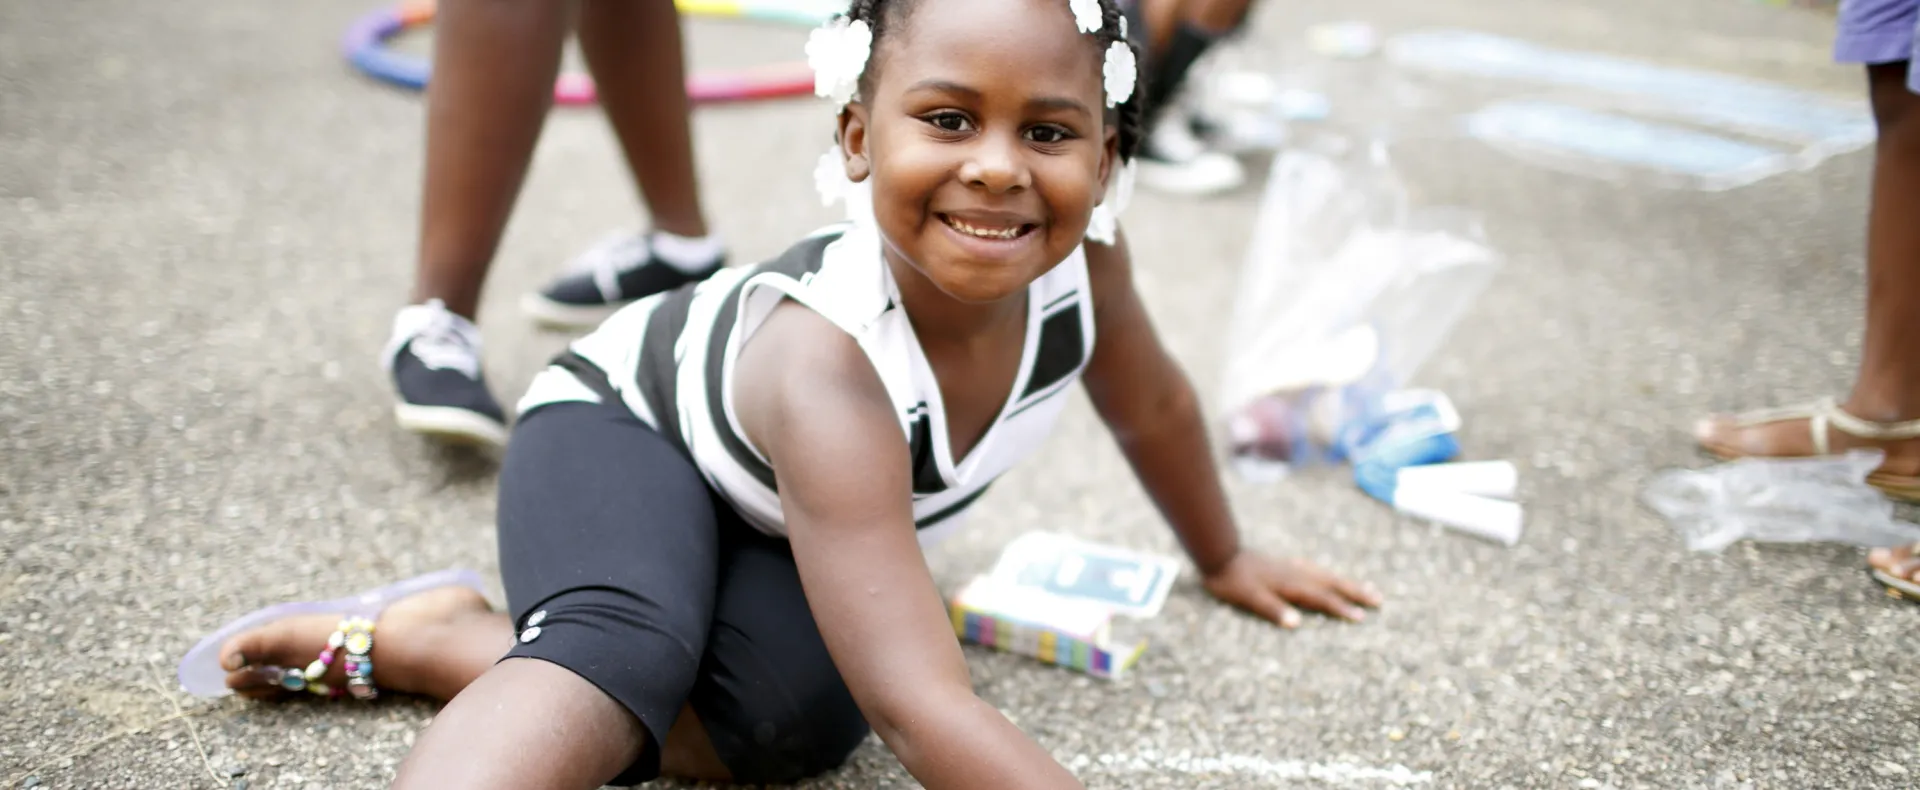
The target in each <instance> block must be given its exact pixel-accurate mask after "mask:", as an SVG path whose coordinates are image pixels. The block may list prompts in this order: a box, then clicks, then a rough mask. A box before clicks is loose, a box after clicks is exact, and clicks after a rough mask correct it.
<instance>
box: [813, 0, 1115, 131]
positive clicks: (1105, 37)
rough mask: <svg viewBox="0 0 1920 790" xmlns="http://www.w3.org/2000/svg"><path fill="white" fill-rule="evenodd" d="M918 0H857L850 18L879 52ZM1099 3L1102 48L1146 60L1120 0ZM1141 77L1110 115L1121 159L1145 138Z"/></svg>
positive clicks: (865, 78)
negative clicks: (1120, 48)
mask: <svg viewBox="0 0 1920 790" xmlns="http://www.w3.org/2000/svg"><path fill="white" fill-rule="evenodd" d="M918 2H920V0H853V2H852V4H851V5H850V6H849V7H848V8H847V13H846V17H847V18H848V19H849V20H853V21H862V22H866V23H867V27H868V28H870V29H872V31H873V49H874V51H875V52H876V53H877V52H878V51H879V49H880V42H881V41H882V40H883V39H885V38H886V37H887V33H888V32H889V31H890V30H891V29H892V28H895V27H898V26H900V25H903V24H905V23H906V16H907V14H908V13H910V12H911V11H912V9H913V6H914V5H915V4H916V3H918ZM1060 3H1061V6H1062V8H1061V9H1060V10H1061V11H1062V12H1065V11H1066V10H1067V9H1066V8H1065V5H1066V3H1065V0H1060ZM1099 3H1100V30H1099V31H1098V32H1096V33H1094V34H1093V35H1094V36H1096V37H1098V39H1099V41H1100V51H1101V52H1105V51H1106V49H1107V47H1109V46H1111V44H1112V42H1116V41H1117V42H1120V43H1121V44H1124V45H1126V46H1127V48H1128V49H1131V50H1134V53H1133V54H1134V58H1135V59H1136V62H1139V61H1141V60H1142V59H1141V57H1140V52H1139V50H1138V48H1137V47H1135V46H1134V45H1133V42H1132V41H1129V40H1128V39H1127V37H1126V36H1123V35H1121V34H1120V29H1121V25H1122V24H1124V21H1123V20H1124V16H1123V13H1122V12H1121V10H1120V5H1119V3H1118V2H1117V0H1099ZM873 71H874V70H873V69H872V68H871V67H869V68H868V69H867V70H866V72H865V73H863V74H861V75H860V92H861V93H862V94H870V93H871V84H872V83H871V80H872V75H873ZM1143 71H1144V70H1143ZM1138 79H1139V82H1138V84H1136V85H1135V86H1134V90H1133V95H1132V96H1131V97H1129V98H1128V99H1127V100H1126V101H1124V102H1121V103H1120V106H1118V107H1116V108H1114V113H1113V114H1110V115H1109V116H1108V117H1109V119H1110V120H1113V121H1115V122H1116V126H1117V128H1118V129H1119V131H1120V141H1119V142H1120V161H1122V162H1131V161H1133V155H1134V152H1136V151H1138V150H1139V148H1140V140H1141V137H1142V131H1141V128H1140V125H1141V123H1142V119H1141V114H1142V113H1141V104H1142V103H1143V102H1144V101H1145V96H1146V84H1145V82H1146V74H1144V73H1142V74H1140V76H1139V78H1138ZM1115 114H1117V116H1118V117H1117V118H1116V117H1114V115H1115Z"/></svg>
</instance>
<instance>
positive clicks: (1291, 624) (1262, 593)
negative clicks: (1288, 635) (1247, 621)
mask: <svg viewBox="0 0 1920 790" xmlns="http://www.w3.org/2000/svg"><path fill="white" fill-rule="evenodd" d="M1249 604H1251V605H1249V606H1247V609H1248V610H1250V611H1252V612H1253V613H1255V614H1258V615H1260V616H1261V617H1265V618H1267V620H1268V621H1269V622H1271V623H1273V624H1274V625H1277V626H1280V627H1281V628H1289V629H1291V628H1299V627H1300V610H1298V609H1295V608H1293V606H1291V605H1289V604H1288V603H1287V602H1286V601H1285V600H1282V599H1281V598H1280V596H1279V594H1277V593H1275V592H1274V591H1272V590H1269V589H1267V588H1265V587H1260V586H1257V585H1256V586H1255V587H1254V590H1253V600H1252V601H1250V602H1249Z"/></svg>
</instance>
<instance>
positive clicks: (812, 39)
mask: <svg viewBox="0 0 1920 790" xmlns="http://www.w3.org/2000/svg"><path fill="white" fill-rule="evenodd" d="M871 54H873V28H871V27H868V26H867V23H866V21H865V20H851V21H849V20H848V19H847V18H846V17H844V16H841V17H835V18H833V19H831V20H828V21H827V23H826V24H823V25H821V26H819V27H817V28H814V30H813V32H812V33H809V34H807V65H808V66H810V67H812V68H813V92H814V95H817V96H821V97H824V98H828V99H832V100H833V104H834V107H835V108H839V107H842V106H845V105H846V103H847V102H850V101H853V95H854V94H855V93H857V92H859V90H860V75H861V73H863V72H865V71H866V70H867V57H868V56H869V55H871Z"/></svg>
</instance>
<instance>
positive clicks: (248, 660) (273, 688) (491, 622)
mask: <svg viewBox="0 0 1920 790" xmlns="http://www.w3.org/2000/svg"><path fill="white" fill-rule="evenodd" d="M340 618H341V615H339V614H311V615H296V616H293V617H287V618H283V619H280V620H275V621H273V622H271V623H268V624H266V625H263V626H261V627H259V628H256V629H254V630H252V631H248V632H246V633H242V634H240V635H238V636H235V637H234V638H232V639H230V640H227V643H226V644H225V645H222V646H221V648H220V666H221V667H222V668H223V669H226V670H227V688H230V689H233V690H234V692H235V693H237V694H240V695H242V696H245V697H249V698H253V699H263V698H269V697H276V696H280V695H283V694H288V693H291V692H288V691H287V690H286V689H284V688H282V687H281V686H280V685H279V684H278V683H277V682H276V681H277V679H278V678H277V675H278V673H277V672H276V671H275V670H273V669H269V668H299V667H305V666H307V665H308V664H309V663H311V662H312V661H313V660H314V659H315V658H316V657H317V656H319V655H320V651H321V650H322V649H323V648H325V647H326V646H327V637H328V636H330V635H332V633H333V631H334V629H335V628H337V627H339V625H340ZM374 629H375V630H374V639H373V652H372V653H371V655H370V658H371V660H372V662H373V684H374V686H375V687H376V688H379V689H381V690H385V691H398V692H406V693H413V694H425V695H428V696H432V697H435V698H438V699H447V698H450V697H451V696H452V694H453V693H457V692H458V691H459V689H460V688H461V687H464V686H465V685H466V682H467V681H470V680H471V678H460V677H454V676H455V675H459V674H463V669H464V665H465V664H470V663H472V662H463V661H456V660H450V659H453V658H455V657H454V656H452V655H449V652H448V647H449V646H453V645H472V644H474V643H475V640H474V639H472V638H471V637H472V636H473V633H472V632H474V631H476V630H478V631H485V632H492V631H497V632H498V637H499V638H498V639H497V640H494V642H495V643H496V644H497V645H498V650H497V651H495V652H494V654H493V656H492V659H498V658H499V657H500V656H501V655H504V654H505V653H506V650H507V648H508V646H509V645H510V641H511V639H510V635H511V634H512V623H510V622H509V621H508V620H507V618H506V617H505V616H504V615H500V614H498V613H495V612H494V611H493V609H492V608H491V607H490V606H488V605H487V599H486V598H484V597H482V596H481V595H480V593H478V592H476V591H474V590H472V589H470V588H467V587H461V586H447V587H438V588H435V589H431V590H426V591H423V592H420V593H416V594H414V595H410V596H407V597H406V598H402V599H400V600H399V601H396V602H394V603H393V604H392V605H391V606H388V607H387V609H386V610H385V611H383V612H381V613H380V616H379V618H378V619H377V620H376V621H375V624H374ZM483 658H484V657H483ZM345 663H346V662H344V661H334V662H333V664H332V665H331V666H330V667H328V670H327V675H326V677H325V681H324V682H325V683H327V685H329V686H332V687H334V688H340V687H342V684H344V683H345V680H346V670H345ZM443 695H444V696H443Z"/></svg>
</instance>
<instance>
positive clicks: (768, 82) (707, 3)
mask: <svg viewBox="0 0 1920 790" xmlns="http://www.w3.org/2000/svg"><path fill="white" fill-rule="evenodd" d="M677 5H678V7H679V9H680V11H681V13H685V14H691V15H703V16H724V17H735V18H742V19H756V20H764V21H770V22H783V23H792V24H807V25H813V24H818V23H819V22H820V21H822V20H824V19H826V18H827V12H824V11H815V10H810V9H809V8H807V7H805V6H807V4H806V3H801V4H799V5H800V6H802V7H796V6H795V4H794V3H792V2H788V3H780V2H767V1H765V0H763V1H762V2H757V3H756V2H745V3H741V2H727V0H679V2H678V3H677ZM813 5H816V6H817V5H819V4H818V3H814V4H813ZM433 13H434V7H433V4H432V3H430V2H429V3H407V4H403V5H400V6H396V7H393V8H385V9H381V10H378V11H374V12H372V13H369V14H367V15H366V16H363V17H361V18H359V19H358V20H355V21H354V23H353V25H352V26H351V27H349V28H347V33H346V35H345V36H344V37H342V39H341V41H340V48H341V50H342V51H343V52H344V53H345V55H346V57H347V61H348V62H349V63H352V64H353V66H354V68H356V69H359V70H360V72H361V73H363V74H366V75H367V76H369V77H372V78H374V79H377V80H380V81H382V82H385V83H388V84H391V85H397V86H399V87H402V88H407V89H409V90H416V91H417V90H422V89H424V88H426V87H427V81H428V80H429V79H431V78H432V76H433V64H432V63H431V62H430V61H428V60H427V59H425V58H420V57H415V56H412V55H405V54H401V53H398V52H394V51H393V50H390V49H388V48H387V41H389V40H390V39H392V38H393V37H394V36H397V35H400V34H401V33H403V32H405V31H407V30H408V29H411V28H417V27H423V26H426V25H428V24H431V23H432V22H433ZM812 92H813V70H812V69H810V68H808V67H807V64H806V63H804V62H797V63H782V64H777V65H773V66H762V67H758V68H748V69H738V70H729V71H706V72H699V73H695V74H691V75H688V77H687V96H688V98H690V99H691V100H692V101H693V102H694V103H695V104H715V103H720V102H733V101H752V100H755V99H772V98H779V97H783V96H801V95H806V94H810V93H812ZM597 99H598V94H597V93H596V91H595V90H594V85H593V78H592V77H589V76H587V75H585V74H562V75H560V78H559V79H558V80H556V81H555V82H554V86H553V100H554V102H555V103H557V104H563V105H584V104H593V103H594V102H595V101H597Z"/></svg>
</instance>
